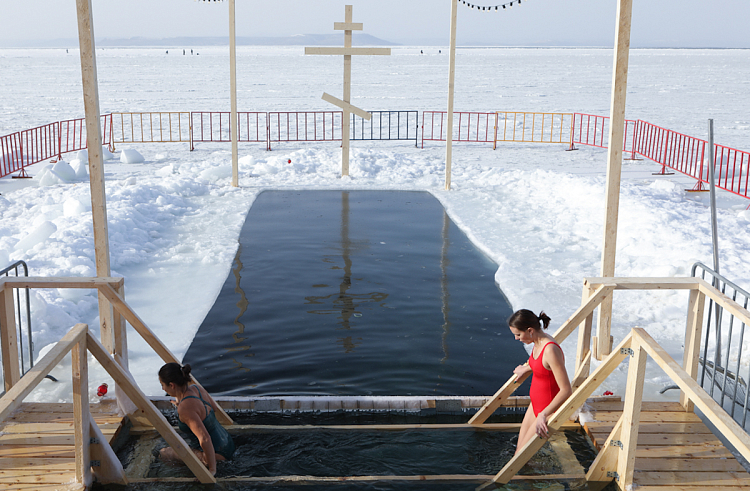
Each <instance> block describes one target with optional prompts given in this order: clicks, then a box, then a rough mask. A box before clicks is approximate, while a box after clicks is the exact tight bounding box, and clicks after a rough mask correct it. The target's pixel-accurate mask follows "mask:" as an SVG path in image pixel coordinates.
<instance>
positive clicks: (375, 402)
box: [0, 397, 750, 491]
mask: <svg viewBox="0 0 750 491" xmlns="http://www.w3.org/2000/svg"><path fill="white" fill-rule="evenodd" d="M217 399H218V401H219V403H220V404H222V405H223V406H224V407H225V408H227V409H229V410H230V411H232V410H233V411H243V410H246V411H261V412H262V411H269V410H270V411H284V412H287V411H288V412H300V413H303V412H306V411H314V412H322V411H343V410H346V411H352V410H354V411H356V410H361V411H368V412H370V411H388V412H405V411H407V412H408V411H424V410H434V411H436V412H443V410H445V409H446V408H450V409H453V410H456V409H457V408H458V406H457V405H456V404H455V403H452V405H448V406H443V404H442V403H441V402H440V401H460V402H461V409H460V410H461V411H466V412H471V411H472V410H473V409H476V408H478V407H480V406H481V405H482V404H483V403H484V401H485V400H486V399H487V398H482V397H474V398H470V397H467V398H457V397H447V398H434V397H433V398H430V397H415V398H395V397H392V398H386V397H377V398H376V397H353V398H349V397H322V398H317V397H284V398H278V397H277V398H232V399H222V398H217ZM400 399H403V401H399V400H400ZM270 400H274V401H280V402H279V404H278V405H277V404H276V403H275V402H274V403H273V404H270V403H269V401H270ZM337 401H338V402H337ZM154 402H155V403H156V404H157V405H163V404H165V403H167V399H166V398H155V401H154ZM339 402H340V403H341V407H340V409H337V408H339ZM402 402H403V405H402ZM417 403H418V404H417ZM527 404H528V398H527V397H511V398H509V399H508V401H507V402H506V403H505V405H504V408H506V409H508V410H513V411H516V410H522V409H525V405H527ZM345 405H348V406H351V405H354V406H355V407H354V408H351V409H347V408H346V407H344V406H345ZM274 407H279V409H275V410H274V409H273V408H274ZM417 407H418V408H419V409H417ZM90 408H91V413H92V417H93V418H94V419H95V420H96V423H97V425H98V426H99V428H101V430H102V433H103V434H104V436H105V438H107V439H108V440H109V441H110V443H111V444H112V443H113V442H114V441H115V440H116V439H118V440H119V439H120V438H119V437H120V436H123V434H124V433H126V432H129V433H138V432H146V431H151V429H149V428H148V427H146V426H144V425H142V424H141V425H140V426H133V424H132V423H131V422H130V421H128V420H127V419H126V418H122V417H120V416H118V415H117V407H116V404H115V403H114V401H111V400H110V401H106V402H103V403H97V404H91V405H90ZM324 408H325V409H324ZM398 408H402V409H398ZM622 408H623V402H622V401H621V399H620V398H619V397H601V398H592V399H589V400H587V403H586V405H585V406H584V408H583V413H582V414H583V415H582V417H581V418H580V420H579V422H573V421H571V422H570V423H569V424H566V425H565V429H569V430H582V431H585V432H586V434H587V435H588V436H589V437H590V439H591V441H592V443H593V444H594V446H595V447H596V449H597V450H601V449H602V448H603V446H604V445H612V444H615V445H616V443H617V442H607V441H606V440H607V437H608V435H609V433H610V431H611V430H612V428H613V427H614V425H615V423H616V422H617V420H618V419H619V418H620V415H621V414H622ZM445 412H449V413H450V412H452V411H448V410H445ZM581 421H582V422H581ZM334 426H336V427H337V428H338V429H340V430H347V431H348V430H371V431H372V430H375V431H382V430H388V429H391V430H399V429H400V430H403V429H412V428H413V429H435V430H439V429H446V430H447V429H450V430H456V429H466V430H472V429H475V427H473V426H471V425H468V424H450V425H445V424H443V425H441V424H429V425H425V424H413V425H346V426H341V425H330V427H334ZM518 427H519V423H496V424H489V425H482V428H483V429H484V430H489V431H493V430H496V431H518ZM316 428H325V427H324V426H318V427H313V426H300V425H296V426H295V425H286V426H282V425H242V426H240V425H236V427H233V428H232V430H231V431H247V430H250V431H252V430H253V429H255V430H263V429H266V430H271V429H273V430H281V431H305V430H310V429H316ZM74 446H75V445H74V436H73V405H72V404H64V403H61V404H52V403H24V404H23V405H22V406H21V408H20V409H19V410H18V411H16V412H15V413H14V414H13V415H12V416H11V417H10V418H8V419H7V420H6V421H5V422H3V423H2V426H0V488H1V489H9V490H32V489H33V490H40V491H48V490H53V489H61V490H66V491H67V490H70V491H72V490H76V491H78V490H84V489H85V488H84V487H83V486H82V485H78V484H72V483H73V481H74V479H75V468H74V466H75V458H74V452H75V450H74ZM554 451H555V452H556V453H560V452H563V453H566V452H567V453H571V452H573V450H572V449H571V448H570V446H568V445H555V448H554ZM146 454H148V455H150V454H151V453H150V449H149V450H148V452H146V451H144V455H146ZM569 457H570V456H569ZM561 460H562V461H567V462H574V461H575V455H572V458H563V459H561ZM144 464H145V462H144ZM635 466H636V471H635V483H636V484H637V485H638V488H637V489H638V490H639V491H676V490H683V491H697V490H704V489H708V488H711V489H712V491H738V490H739V489H748V488H750V474H748V472H747V471H746V470H745V468H744V467H743V466H742V465H741V464H740V462H738V461H737V459H736V458H735V456H734V455H733V454H732V452H731V451H730V450H729V449H728V448H726V446H724V444H722V442H721V441H720V440H719V439H718V438H717V437H716V436H714V435H713V433H712V432H711V430H710V429H709V427H708V426H706V424H704V423H703V422H702V421H701V419H700V418H699V417H698V416H697V415H696V414H694V413H686V412H685V411H684V409H683V408H682V406H680V405H679V403H677V402H646V401H644V402H643V404H642V412H641V425H640V432H639V440H638V448H637V451H636V462H635ZM146 467H147V465H146V466H138V465H135V466H133V465H130V466H128V469H127V470H126V472H127V473H128V480H129V481H130V482H131V483H149V482H174V483H179V482H194V481H195V478H184V477H175V478H171V479H169V478H167V479H165V478H148V477H145V472H141V471H143V470H144V469H145V468H146ZM139 469H140V470H139ZM492 477H493V476H489V475H487V476H485V475H455V474H454V475H418V476H328V477H315V476H273V477H251V476H248V477H241V476H240V477H238V476H234V477H227V478H224V479H222V478H219V482H222V481H224V482H227V483H230V482H232V483H241V482H247V483H257V484H261V483H268V484H270V483H280V482H286V483H290V484H293V483H299V484H306V483H307V484H311V483H325V482H370V481H395V482H397V481H435V482H474V483H482V482H487V481H488V480H490V479H491V478H492ZM583 478H584V469H583V468H580V466H579V467H578V468H576V466H575V465H568V466H565V468H564V469H563V473H561V474H553V475H536V476H517V477H516V478H514V480H525V481H529V480H531V481H548V482H549V481H576V480H581V479H583Z"/></svg>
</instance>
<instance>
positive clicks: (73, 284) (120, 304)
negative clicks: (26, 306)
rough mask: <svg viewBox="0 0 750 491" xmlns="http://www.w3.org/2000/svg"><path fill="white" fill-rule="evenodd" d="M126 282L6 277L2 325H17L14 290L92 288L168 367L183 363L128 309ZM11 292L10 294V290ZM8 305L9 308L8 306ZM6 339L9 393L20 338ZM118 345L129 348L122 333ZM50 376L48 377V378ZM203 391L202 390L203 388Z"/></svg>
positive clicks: (7, 335) (1, 283)
mask: <svg viewBox="0 0 750 491" xmlns="http://www.w3.org/2000/svg"><path fill="white" fill-rule="evenodd" d="M124 281H125V280H124V278H121V277H52V278H43V277H12V276H4V277H0V316H3V315H5V316H6V317H5V318H0V325H3V326H4V325H5V324H7V325H8V326H10V325H12V324H15V317H14V313H13V308H8V306H7V305H12V303H11V302H12V300H13V299H12V296H11V295H10V291H11V290H12V289H14V288H90V289H96V290H98V291H99V293H100V294H101V295H103V296H104V297H105V298H106V299H107V300H108V301H109V302H110V304H112V306H113V307H114V309H115V311H116V312H117V313H119V314H120V315H122V316H123V317H124V318H125V319H126V320H127V321H128V322H129V323H130V325H131V326H133V328H134V329H135V331H136V332H137V333H138V334H140V336H141V337H142V338H143V339H144V340H145V341H146V343H147V344H148V345H149V346H150V347H151V348H152V349H153V350H154V351H155V352H156V354H157V355H159V357H160V358H161V359H162V360H164V362H165V363H171V362H174V363H179V360H177V358H176V357H175V356H174V354H173V353H172V352H171V351H170V350H169V348H167V347H166V345H164V343H162V342H161V340H159V338H158V337H157V336H156V335H155V334H154V333H153V331H152V330H151V329H149V328H148V326H147V325H146V323H145V322H143V320H142V319H141V318H140V317H139V316H138V315H137V314H136V313H135V311H134V310H133V309H132V308H131V307H130V305H128V303H127V302H126V301H125V300H124V299H123V298H122V297H121V296H120V295H119V294H118V293H117V291H118V290H122V287H123V285H124ZM6 289H7V290H6ZM6 304H7V305H6ZM3 334H4V335H3V336H2V337H1V339H0V345H2V351H3V353H9V356H4V357H3V362H2V363H3V371H4V373H5V374H6V377H5V385H6V391H7V390H9V389H10V388H12V387H13V386H14V385H15V384H16V383H17V382H18V380H19V379H20V378H21V376H20V371H19V369H18V360H17V356H16V358H14V357H13V355H14V354H15V353H17V349H15V345H16V342H17V340H16V336H15V329H10V328H7V329H4V332H3ZM123 336H124V334H123ZM114 337H115V342H116V344H119V345H126V342H125V340H124V339H120V333H118V332H117V330H115V336H114ZM45 375H46V374H45ZM193 380H194V381H195V383H196V385H199V386H200V383H199V382H198V380H197V379H196V378H195V377H193ZM201 387H202V386H201ZM206 394H208V397H209V398H210V399H211V401H212V402H213V403H214V406H215V407H216V408H217V411H216V418H217V419H218V421H219V422H220V423H221V424H225V425H231V424H234V421H233V420H232V418H231V417H230V416H229V415H228V414H227V413H226V411H224V409H222V408H221V406H219V404H217V403H216V401H215V400H214V399H213V397H211V394H209V393H208V392H207V391H206Z"/></svg>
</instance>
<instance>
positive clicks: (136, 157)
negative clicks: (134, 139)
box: [120, 149, 146, 164]
mask: <svg viewBox="0 0 750 491" xmlns="http://www.w3.org/2000/svg"><path fill="white" fill-rule="evenodd" d="M145 161H146V159H144V158H143V155H141V154H140V153H138V150H133V149H127V150H123V151H122V152H121V153H120V162H122V163H123V164H139V163H141V162H145Z"/></svg>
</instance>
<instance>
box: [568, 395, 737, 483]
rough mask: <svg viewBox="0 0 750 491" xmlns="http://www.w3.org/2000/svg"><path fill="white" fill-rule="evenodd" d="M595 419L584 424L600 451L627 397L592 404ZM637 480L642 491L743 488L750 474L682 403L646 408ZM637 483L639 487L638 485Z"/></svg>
mask: <svg viewBox="0 0 750 491" xmlns="http://www.w3.org/2000/svg"><path fill="white" fill-rule="evenodd" d="M588 406H589V407H590V409H591V416H592V417H593V418H594V421H589V422H586V423H585V424H584V425H583V427H584V429H585V431H586V433H587V434H588V435H589V436H590V437H591V440H592V441H593V443H594V445H595V446H596V448H597V450H602V448H604V447H605V446H606V445H611V443H610V442H608V441H607V437H608V436H609V434H610V432H611V431H612V429H613V428H614V426H615V424H616V423H617V421H618V420H619V419H620V416H621V415H622V411H623V407H624V403H623V402H622V401H617V400H611V401H597V402H590V403H589V404H588ZM640 418H641V423H640V426H639V429H638V443H637V446H636V451H635V471H634V473H633V484H634V485H637V488H635V489H638V491H678V490H679V491H699V490H700V491H705V490H710V491H739V490H740V489H750V474H748V472H747V471H746V470H745V469H744V468H743V467H742V465H741V464H740V463H739V462H738V461H737V459H736V458H735V457H734V455H732V453H731V452H730V451H729V450H728V449H727V447H725V446H724V444H723V443H722V442H721V441H720V440H719V439H718V438H717V437H716V436H714V434H713V433H711V430H710V429H709V428H708V427H707V426H706V425H705V424H704V423H703V422H702V421H701V419H700V418H699V417H698V416H697V415H696V414H695V413H688V412H685V408H683V407H682V406H681V405H680V403H678V402H647V401H644V402H643V403H642V406H641V416H640ZM634 487H635V486H634Z"/></svg>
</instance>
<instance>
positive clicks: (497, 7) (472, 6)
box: [461, 0, 529, 12]
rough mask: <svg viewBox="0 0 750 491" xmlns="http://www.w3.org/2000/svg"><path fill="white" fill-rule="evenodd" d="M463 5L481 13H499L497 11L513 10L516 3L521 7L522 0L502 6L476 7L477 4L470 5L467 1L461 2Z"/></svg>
mask: <svg viewBox="0 0 750 491" xmlns="http://www.w3.org/2000/svg"><path fill="white" fill-rule="evenodd" d="M526 1H527V2H528V1H529V0H526ZM461 3H463V4H464V5H466V6H467V7H469V8H472V9H477V10H479V11H482V10H484V11H493V10H494V11H496V12H497V11H500V10H507V9H509V8H511V9H512V8H513V4H515V3H517V4H518V5H521V0H513V1H512V2H506V3H501V4H498V5H476V4H473V3H469V2H467V1H465V0H461Z"/></svg>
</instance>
